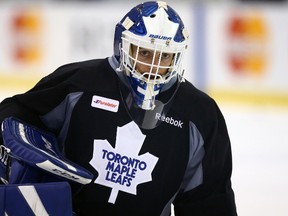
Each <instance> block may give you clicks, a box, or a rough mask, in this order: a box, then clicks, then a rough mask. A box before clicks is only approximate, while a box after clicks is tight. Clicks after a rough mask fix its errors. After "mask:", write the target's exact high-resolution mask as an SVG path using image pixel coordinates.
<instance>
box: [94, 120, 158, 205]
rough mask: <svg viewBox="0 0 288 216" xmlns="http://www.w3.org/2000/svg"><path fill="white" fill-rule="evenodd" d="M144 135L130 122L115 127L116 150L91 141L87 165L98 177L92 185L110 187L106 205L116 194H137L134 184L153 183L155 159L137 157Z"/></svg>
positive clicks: (143, 156) (102, 143)
mask: <svg viewBox="0 0 288 216" xmlns="http://www.w3.org/2000/svg"><path fill="white" fill-rule="evenodd" d="M145 137H146V136H145V135H143V134H142V132H141V130H140V129H139V127H138V126H137V125H136V124H135V123H134V122H130V123H128V124H126V125H124V126H123V127H118V130H117V136H116V146H115V149H113V147H112V146H111V145H110V144H109V142H108V141H107V140H96V139H95V140H94V151H93V158H92V160H91V161H90V164H91V165H92V166H93V167H94V168H95V169H96V170H97V171H98V173H99V175H98V177H97V179H96V180H95V182H94V183H97V184H100V185H104V186H107V187H110V188H112V191H111V194H110V197H109V200H108V202H109V203H115V201H116V198H117V195H118V192H119V191H123V192H126V193H130V194H134V195H136V194H137V190H136V187H137V185H139V184H141V183H145V182H149V181H151V180H152V176H151V173H152V171H153V169H154V167H155V165H156V163H157V161H158V158H157V157H155V156H154V155H151V154H150V153H148V152H147V153H145V154H143V155H140V156H139V155H138V154H139V151H140V149H141V147H142V145H143V142H144V139H145Z"/></svg>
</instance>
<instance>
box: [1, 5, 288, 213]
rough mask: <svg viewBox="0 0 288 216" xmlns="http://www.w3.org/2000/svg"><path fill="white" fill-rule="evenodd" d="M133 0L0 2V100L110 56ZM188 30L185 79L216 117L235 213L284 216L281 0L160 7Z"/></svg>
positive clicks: (286, 152)
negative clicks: (221, 122)
mask: <svg viewBox="0 0 288 216" xmlns="http://www.w3.org/2000/svg"><path fill="white" fill-rule="evenodd" d="M141 2H142V1H136V0H135V1H128V0H122V1H116V0H114V1H113V0H105V1H103V0H102V1H101V0H98V1H96V0H94V1H93V0H86V1H84V0H83V1H80V0H78V1H76V0H74V1H71V0H70V1H69V0H66V1H65V0H62V1H60V0H58V1H57V0H34V1H32V0H30V1H25V0H18V1H17V0H9V1H8V0H0V101H1V100H2V99H4V98H5V97H8V96H11V95H13V94H16V93H21V92H25V91H27V90H28V89H29V88H31V87H32V86H33V85H34V84H35V83H36V82H37V81H38V80H39V79H40V78H41V77H43V76H45V75H47V74H49V73H51V72H53V71H54V70H55V69H56V68H57V67H59V66H61V65H63V64H66V63H70V62H74V61H82V60H86V59H91V58H104V57H107V56H110V55H112V53H113V37H114V27H115V25H116V23H117V22H119V21H120V20H121V18H122V17H123V16H124V15H125V14H126V13H127V12H128V10H130V9H131V8H132V7H134V6H135V5H137V4H138V3H141ZM167 2H168V3H170V5H171V6H172V7H173V8H174V9H175V10H176V11H177V12H178V13H179V14H180V16H181V17H182V19H183V20H184V23H185V24H186V27H187V28H188V30H189V32H190V44H189V49H188V53H187V57H186V62H185V68H186V72H185V77H186V78H187V79H188V80H189V81H191V82H192V83H193V84H194V85H195V86H196V87H198V88H199V89H201V90H203V91H205V92H206V93H208V94H209V95H211V96H212V97H213V98H214V99H215V100H216V101H217V103H218V105H219V106H220V108H221V110H222V112H223V115H224V117H225V119H226V122H227V126H228V130H229V133H230V138H231V143H232V151H233V167H234V170H233V176H232V184H233V187H234V191H235V195H236V204H237V208H238V213H239V215H240V216H258V215H259V216H287V215H288V205H287V203H288V196H287V194H288V169H287V165H288V138H287V134H288V71H287V70H288V2H286V1H284V0H282V1H281V0H279V1H277V0H274V1H260V0H258V1H257V0H254V1H251V0H250V1H249V0H242V1H241V0H238V1H237V0H230V1H229V0H226V1H225V0H223V1H221V0H214V1H213V0H210V1H209V0H202V1H201V0H199V1H196V0H194V1H188V0H186V1H185V0H182V1H172V0H171V1H169V0H168V1H167Z"/></svg>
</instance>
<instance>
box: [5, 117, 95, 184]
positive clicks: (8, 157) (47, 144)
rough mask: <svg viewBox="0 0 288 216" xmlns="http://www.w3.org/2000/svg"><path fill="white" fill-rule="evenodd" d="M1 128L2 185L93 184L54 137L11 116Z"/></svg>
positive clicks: (88, 175) (89, 175)
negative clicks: (60, 182)
mask: <svg viewBox="0 0 288 216" xmlns="http://www.w3.org/2000/svg"><path fill="white" fill-rule="evenodd" d="M1 129H2V136H3V146H0V177H1V180H2V182H4V183H5V184H8V183H9V184H22V183H37V182H38V183H39V182H51V181H59V180H64V181H69V182H77V183H80V184H88V183H90V182H91V181H92V178H93V175H92V173H91V172H89V171H88V170H86V169H84V168H83V167H81V166H79V165H77V164H75V163H73V162H71V161H69V160H68V159H66V158H65V157H64V156H63V154H62V153H61V151H60V150H59V147H58V142H57V139H56V137H55V136H54V135H53V134H51V133H48V132H46V131H43V130H41V129H39V128H36V127H34V126H32V125H29V124H26V123H25V122H23V121H21V120H19V119H17V118H14V117H9V118H6V119H5V120H4V121H3V122H2V125H1Z"/></svg>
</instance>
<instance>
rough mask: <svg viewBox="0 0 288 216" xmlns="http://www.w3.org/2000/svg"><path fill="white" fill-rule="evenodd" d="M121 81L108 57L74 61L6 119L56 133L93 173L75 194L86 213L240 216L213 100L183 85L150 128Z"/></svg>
mask: <svg viewBox="0 0 288 216" xmlns="http://www.w3.org/2000/svg"><path fill="white" fill-rule="evenodd" d="M119 82H120V81H119V78H118V76H117V74H116V73H115V71H114V70H113V68H112V67H111V66H110V64H109V61H108V59H99V60H90V61H85V62H78V63H72V64H68V65H65V66H62V67H60V68H58V69H57V70H56V71H55V72H54V73H52V74H50V75H48V76H47V77H45V78H43V79H42V80H41V81H40V82H39V83H38V84H37V85H36V86H35V87H34V88H32V89H31V90H29V91H28V92H26V93H24V94H19V95H15V96H13V97H12V98H8V99H6V100H4V101H3V102H2V103H1V105H0V121H2V120H3V119H4V118H5V117H7V116H15V117H18V118H20V119H22V120H24V121H27V122H29V123H31V124H34V125H36V126H38V127H42V128H44V129H45V130H49V131H51V132H53V133H54V134H55V135H56V136H57V137H58V140H59V143H60V145H61V148H62V149H63V152H64V154H65V156H66V157H67V158H68V159H70V160H71V161H73V162H75V163H77V164H79V165H81V166H83V167H84V168H86V169H88V170H90V171H91V172H92V173H93V174H94V179H93V181H92V182H91V183H90V184H88V185H85V186H84V187H83V188H82V189H81V190H80V191H77V193H76V191H73V193H74V196H73V208H74V211H75V212H76V213H77V214H78V215H80V216H82V215H89V216H90V215H104V216H108V215H109V216H110V215H121V216H122V215H125V216H130V215H131V216H136V215H137V216H141V215H145V216H148V215H149V216H154V215H155V216H159V215H161V216H162V215H163V216H164V215H170V213H171V204H172V203H173V204H174V210H175V215H176V216H177V215H178V216H184V215H187V216H188V215H189V216H232V215H233V216H234V215H236V207H235V201H234V193H233V190H232V188H231V181H230V178H231V170H232V159H231V149H230V148H231V147H230V141H229V136H228V133H227V129H226V124H225V121H224V118H223V116H222V114H221V112H220V110H219V108H218V106H217V105H216V103H215V102H214V100H213V99H211V98H210V97H209V96H207V95H206V94H204V93H203V92H201V91H199V90H197V89H196V88H195V87H194V86H193V85H192V84H191V83H189V82H188V81H185V82H182V83H181V85H180V87H179V89H178V92H177V94H176V96H175V99H174V102H173V105H172V107H171V109H170V110H169V112H168V114H167V115H165V116H162V115H161V114H160V113H156V115H155V118H157V119H158V120H159V121H161V124H160V125H159V126H157V127H156V128H154V129H150V130H145V129H141V128H140V127H138V125H137V124H136V123H134V122H133V121H132V120H131V118H130V116H129V113H128V112H127V110H126V109H125V106H124V104H123V101H122V100H121V95H120V93H119ZM72 189H73V190H74V187H73V186H72ZM77 189H78V188H77Z"/></svg>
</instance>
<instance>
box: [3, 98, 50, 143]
mask: <svg viewBox="0 0 288 216" xmlns="http://www.w3.org/2000/svg"><path fill="white" fill-rule="evenodd" d="M10 116H14V117H17V118H19V119H22V120H23V121H26V122H29V123H31V124H33V125H35V126H37V127H40V128H43V129H45V130H47V128H46V127H45V125H44V124H43V123H42V121H41V120H40V118H39V116H38V115H37V114H36V113H35V112H33V111H31V110H30V109H28V108H27V107H26V106H25V105H23V104H21V103H19V102H18V101H17V99H16V98H15V97H10V98H6V99H5V100H4V101H3V102H2V103H1V104H0V123H2V122H3V120H4V119H5V118H7V117H10ZM2 144H3V138H2V133H0V145H2Z"/></svg>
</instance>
